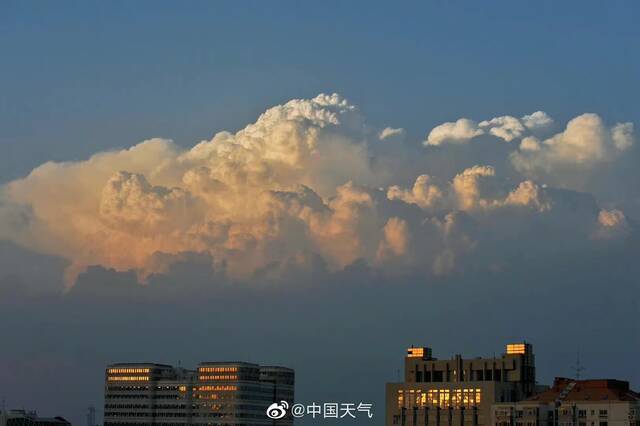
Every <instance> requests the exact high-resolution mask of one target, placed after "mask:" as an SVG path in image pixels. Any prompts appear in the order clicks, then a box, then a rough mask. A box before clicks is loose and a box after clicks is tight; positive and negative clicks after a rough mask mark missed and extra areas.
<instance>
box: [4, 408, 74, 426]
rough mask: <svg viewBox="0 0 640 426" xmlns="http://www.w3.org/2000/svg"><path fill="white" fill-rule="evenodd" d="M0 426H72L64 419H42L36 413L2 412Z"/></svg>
mask: <svg viewBox="0 0 640 426" xmlns="http://www.w3.org/2000/svg"><path fill="white" fill-rule="evenodd" d="M0 426H71V423H69V421H68V420H67V419H65V418H64V417H59V416H58V417H40V416H38V414H37V413H36V412H35V411H25V410H0Z"/></svg>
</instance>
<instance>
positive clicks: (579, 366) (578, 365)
mask: <svg viewBox="0 0 640 426" xmlns="http://www.w3.org/2000/svg"><path fill="white" fill-rule="evenodd" d="M584 370H585V368H584V367H583V366H582V364H581V363H580V351H578V353H577V354H576V366H575V371H576V380H580V375H581V374H582V372H583V371H584Z"/></svg>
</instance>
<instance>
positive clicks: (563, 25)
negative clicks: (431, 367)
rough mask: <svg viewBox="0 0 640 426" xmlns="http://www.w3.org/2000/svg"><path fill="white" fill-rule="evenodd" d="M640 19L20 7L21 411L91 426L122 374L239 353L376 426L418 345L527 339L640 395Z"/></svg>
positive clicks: (630, 15)
mask: <svg viewBox="0 0 640 426" xmlns="http://www.w3.org/2000/svg"><path fill="white" fill-rule="evenodd" d="M639 17H640V7H638V5H637V4H636V3H635V2H631V1H626V2H622V1H620V2H616V1H612V2H607V3H606V4H604V3H602V2H590V1H581V2H573V1H567V2H552V1H549V2H545V1H539V2H526V3H525V2H522V3H517V4H514V2H499V1H489V2H482V3H479V2H463V1H433V2H400V3H398V4H393V5H391V4H385V3H379V2H323V3H314V4H312V3H301V2H285V1H283V2H273V3H271V2H270V3H267V2H190V3H189V4H187V5H184V4H180V5H177V4H176V3H175V2H161V1H154V2H135V3H132V2H100V3H97V2H96V3H87V2H57V3H55V4H54V3H43V2H13V1H3V2H0V51H1V52H2V53H3V54H2V55H0V93H1V95H0V152H1V153H2V155H0V335H1V336H2V339H3V341H4V344H3V347H5V346H6V347H8V348H10V350H8V351H7V350H4V351H0V352H2V353H0V383H2V384H3V385H2V386H0V387H1V388H2V389H5V390H3V391H0V399H1V398H4V399H5V400H6V402H7V405H8V406H19V407H22V406H24V407H27V408H33V409H37V410H39V411H40V412H42V413H43V414H51V415H58V414H62V415H64V416H66V417H68V418H70V419H71V420H72V421H73V422H75V423H80V422H84V417H83V416H84V413H85V412H86V408H87V407H88V406H89V405H91V404H93V405H95V406H96V407H100V406H101V405H102V385H103V372H104V367H105V365H106V364H108V363H111V362H122V361H157V362H166V363H174V364H177V363H178V362H180V363H181V364H182V365H185V366H195V364H197V362H199V361H203V360H211V359H237V360H247V361H253V362H258V363H269V364H282V365H287V366H291V367H293V368H295V369H296V372H297V386H296V392H297V398H298V399H299V400H301V401H309V402H311V401H320V402H322V401H330V400H336V399H337V400H341V401H342V400H348V401H351V400H357V401H360V400H362V401H372V402H374V403H375V407H376V408H377V413H379V416H376V419H377V422H375V424H382V417H383V400H384V383H385V382H387V381H393V380H395V379H396V377H397V370H398V369H401V368H402V356H403V353H404V350H405V348H406V347H407V346H410V345H411V344H416V345H427V346H430V347H433V351H434V355H435V356H436V357H439V358H447V357H450V356H453V354H455V353H462V354H463V355H465V356H486V355H492V354H493V353H497V354H499V353H501V352H502V350H503V345H504V344H506V343H507V342H510V341H520V340H523V339H526V340H527V341H530V342H532V343H533V345H534V350H535V353H536V362H537V367H538V369H537V372H538V380H539V381H540V382H542V383H549V382H550V381H551V380H552V379H553V377H554V376H560V375H564V376H567V375H569V376H570V375H572V374H574V372H575V370H574V366H575V362H576V356H577V353H578V352H579V353H580V359H581V362H582V364H583V365H584V366H585V368H586V370H585V372H584V373H583V374H584V375H586V376H589V377H594V378H595V377H598V378H599V377H611V378H618V379H623V380H629V381H630V382H631V385H632V387H633V388H634V389H636V390H637V389H638V388H639V387H640V375H638V372H637V369H636V368H635V366H636V361H635V360H636V359H637V356H638V353H639V352H640V324H639V323H638V321H637V318H638V314H639V313H640V283H639V280H638V276H639V274H640V270H639V268H638V265H637V262H635V259H636V258H637V256H638V254H639V253H640V252H639V248H640V239H639V236H638V230H637V226H638V225H637V224H638V220H639V218H640V188H639V187H638V182H640V173H639V172H638V170H637V166H636V164H637V162H638V160H640V154H639V152H640V151H639V149H638V143H639V141H638V137H637V132H638V130H637V126H638V123H639V121H640V104H639V102H638V100H639V99H640V85H639V84H638V77H637V76H638V75H640V52H639V51H638V49H637V46H638V42H639V41H640V30H639V29H638V25H637V22H638V18H639ZM3 392H6V393H7V394H6V395H4V394H3ZM374 420H375V419H374ZM312 423H313V422H309V423H308V424H312ZM362 423H365V422H362ZM369 423H370V422H369ZM305 424H307V423H305Z"/></svg>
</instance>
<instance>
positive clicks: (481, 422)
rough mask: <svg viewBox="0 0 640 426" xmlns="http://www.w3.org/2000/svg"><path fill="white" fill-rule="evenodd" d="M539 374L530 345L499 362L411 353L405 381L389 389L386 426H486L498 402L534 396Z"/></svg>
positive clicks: (422, 350) (511, 348) (513, 348)
mask: <svg viewBox="0 0 640 426" xmlns="http://www.w3.org/2000/svg"><path fill="white" fill-rule="evenodd" d="M535 389H536V370H535V358H534V355H533V347H532V346H531V345H530V344H529V343H515V344H509V345H507V346H506V351H505V353H504V354H503V355H502V356H501V357H499V358H496V357H491V358H469V359H464V358H462V356H461V355H455V356H453V357H452V358H450V359H443V360H439V359H436V358H434V357H433V356H432V350H431V348H427V347H411V348H409V349H408V350H407V354H406V357H405V362H404V381H403V382H400V383H387V386H386V404H385V405H386V407H385V408H386V417H385V423H386V425H387V426H391V425H400V426H418V425H419V426H464V425H467V426H485V425H489V424H490V422H491V405H492V404H493V403H494V402H510V401H519V400H521V399H524V398H528V397H530V396H531V395H533V394H534V392H535Z"/></svg>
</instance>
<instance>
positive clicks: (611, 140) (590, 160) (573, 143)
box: [511, 114, 633, 189]
mask: <svg viewBox="0 0 640 426" xmlns="http://www.w3.org/2000/svg"><path fill="white" fill-rule="evenodd" d="M632 144H633V125H632V124H631V123H624V124H622V123H619V124H616V125H614V126H613V127H612V128H611V129H610V130H609V129H607V127H606V125H605V123H604V122H603V120H602V119H601V118H600V117H599V116H598V115H596V114H583V115H580V116H578V117H576V118H574V119H572V120H571V121H569V123H568V124H567V127H566V129H565V130H564V131H563V132H561V133H558V134H556V135H554V136H552V137H551V138H549V139H546V140H544V141H543V142H539V141H537V140H534V139H527V140H523V141H522V143H521V145H520V150H519V151H515V152H513V153H512V154H511V162H512V164H513V166H514V168H515V169H516V170H517V171H518V172H520V173H522V174H523V175H525V176H527V177H529V178H535V179H545V180H547V181H549V182H551V183H553V184H556V185H560V186H565V187H575V188H578V189H582V188H581V187H580V186H577V185H578V184H577V182H579V181H580V180H582V181H584V180H585V177H587V176H589V175H590V174H591V173H592V172H594V171H596V170H598V169H601V168H603V167H606V164H608V163H610V162H611V161H613V160H615V159H616V158H617V157H618V156H619V153H620V151H622V150H625V149H628V148H629V147H630V146H631V145H632Z"/></svg>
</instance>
